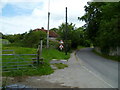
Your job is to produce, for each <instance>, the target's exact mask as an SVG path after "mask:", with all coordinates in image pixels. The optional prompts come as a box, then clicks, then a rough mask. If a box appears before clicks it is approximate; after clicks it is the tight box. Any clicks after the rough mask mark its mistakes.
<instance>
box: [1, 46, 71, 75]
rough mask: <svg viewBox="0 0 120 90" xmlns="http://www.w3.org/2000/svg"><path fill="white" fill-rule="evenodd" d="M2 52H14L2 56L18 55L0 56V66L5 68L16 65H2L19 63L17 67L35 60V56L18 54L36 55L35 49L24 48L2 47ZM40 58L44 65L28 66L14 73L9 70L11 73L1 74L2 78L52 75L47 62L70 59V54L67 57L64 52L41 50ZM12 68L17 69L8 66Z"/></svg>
mask: <svg viewBox="0 0 120 90" xmlns="http://www.w3.org/2000/svg"><path fill="white" fill-rule="evenodd" d="M2 50H14V51H3V52H2V53H3V54H18V55H17V56H2V62H3V63H2V64H3V66H6V67H5V68H6V69H8V68H7V67H8V66H10V65H16V63H12V64H11V63H4V62H20V64H17V65H26V64H32V63H30V62H24V63H23V61H32V59H31V58H36V56H31V55H27V56H21V55H19V54H36V52H37V49H36V48H25V47H12V46H11V47H8V46H3V47H2ZM42 57H43V58H44V64H42V65H41V64H40V65H39V66H34V65H32V66H31V65H29V66H26V68H25V69H19V70H16V71H13V70H11V72H3V76H25V75H30V76H31V75H47V74H50V73H53V70H52V68H51V67H50V64H49V61H50V60H52V59H57V60H60V59H68V58H69V57H70V53H68V55H65V53H64V52H61V51H58V50H56V49H53V48H51V49H45V48H44V49H43V52H42ZM10 67H12V68H17V67H18V66H10ZM19 67H21V66H19Z"/></svg>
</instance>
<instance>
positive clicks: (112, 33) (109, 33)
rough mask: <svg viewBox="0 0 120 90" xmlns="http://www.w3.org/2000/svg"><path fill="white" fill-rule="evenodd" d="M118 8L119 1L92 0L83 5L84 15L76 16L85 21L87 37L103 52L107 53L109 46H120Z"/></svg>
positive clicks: (119, 7) (119, 6)
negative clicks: (93, 0)
mask: <svg viewBox="0 0 120 90" xmlns="http://www.w3.org/2000/svg"><path fill="white" fill-rule="evenodd" d="M119 10H120V2H118V3H116V2H114V3H110V2H102V3H101V2H99V3H98V2H92V3H88V6H85V11H86V13H85V15H84V16H82V17H79V18H78V19H79V20H83V21H85V22H86V24H85V30H86V33H87V36H88V38H90V40H91V41H92V43H93V44H94V46H98V47H100V48H101V51H102V52H103V53H105V54H108V53H109V50H110V48H116V47H117V46H120V43H119V42H120V34H119V33H120V30H119V27H120V13H119ZM113 42H114V43H113Z"/></svg>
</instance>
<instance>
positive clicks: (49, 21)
mask: <svg viewBox="0 0 120 90" xmlns="http://www.w3.org/2000/svg"><path fill="white" fill-rule="evenodd" d="M49 23H50V0H49V1H48V26H47V48H49Z"/></svg>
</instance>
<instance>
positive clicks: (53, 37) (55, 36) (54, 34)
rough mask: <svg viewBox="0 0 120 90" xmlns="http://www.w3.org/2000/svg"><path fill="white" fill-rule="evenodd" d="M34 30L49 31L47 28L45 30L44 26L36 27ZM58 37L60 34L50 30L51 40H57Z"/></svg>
mask: <svg viewBox="0 0 120 90" xmlns="http://www.w3.org/2000/svg"><path fill="white" fill-rule="evenodd" d="M33 31H43V32H46V33H47V30H45V29H44V28H43V27H42V28H41V29H39V28H37V29H34V30H33ZM57 37H58V34H57V33H55V32H54V31H51V30H49V39H50V40H55V39H56V38H57Z"/></svg>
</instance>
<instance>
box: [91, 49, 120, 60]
mask: <svg viewBox="0 0 120 90" xmlns="http://www.w3.org/2000/svg"><path fill="white" fill-rule="evenodd" d="M93 52H94V53H95V54H97V55H99V56H102V57H104V58H106V59H110V60H113V61H117V62H120V56H109V55H104V54H101V53H98V52H96V51H95V50H94V49H93Z"/></svg>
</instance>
